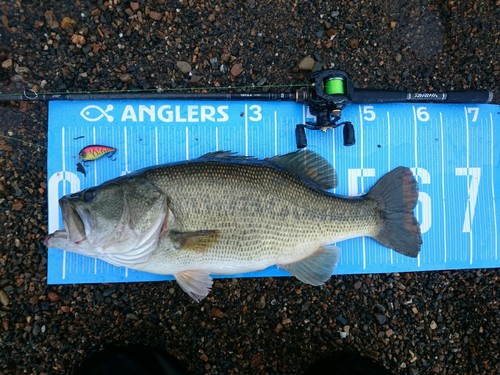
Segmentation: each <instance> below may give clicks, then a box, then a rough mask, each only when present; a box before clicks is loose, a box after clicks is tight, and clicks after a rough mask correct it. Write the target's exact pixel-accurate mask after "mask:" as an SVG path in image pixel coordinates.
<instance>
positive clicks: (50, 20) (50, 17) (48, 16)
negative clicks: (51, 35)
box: [43, 10, 59, 29]
mask: <svg viewBox="0 0 500 375" xmlns="http://www.w3.org/2000/svg"><path fill="white" fill-rule="evenodd" d="M43 15H44V17H45V21H46V22H47V25H49V27H50V28H51V29H57V28H58V27H59V22H57V21H56V19H55V17H54V13H53V12H52V11H51V10H47V11H45V13H44V14H43Z"/></svg>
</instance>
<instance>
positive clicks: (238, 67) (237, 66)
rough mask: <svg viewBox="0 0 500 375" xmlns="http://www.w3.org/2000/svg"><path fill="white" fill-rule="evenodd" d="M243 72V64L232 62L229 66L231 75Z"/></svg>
mask: <svg viewBox="0 0 500 375" xmlns="http://www.w3.org/2000/svg"><path fill="white" fill-rule="evenodd" d="M242 72H243V66H242V65H241V64H234V65H233V66H232V67H231V75H232V76H233V77H237V76H239V75H240V74H241V73H242Z"/></svg>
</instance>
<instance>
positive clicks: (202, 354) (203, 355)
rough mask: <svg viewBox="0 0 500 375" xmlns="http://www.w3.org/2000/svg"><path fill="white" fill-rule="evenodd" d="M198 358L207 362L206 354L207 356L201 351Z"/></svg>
mask: <svg viewBox="0 0 500 375" xmlns="http://www.w3.org/2000/svg"><path fill="white" fill-rule="evenodd" d="M200 359H201V360H202V361H203V362H208V356H207V355H206V354H205V353H201V355H200Z"/></svg>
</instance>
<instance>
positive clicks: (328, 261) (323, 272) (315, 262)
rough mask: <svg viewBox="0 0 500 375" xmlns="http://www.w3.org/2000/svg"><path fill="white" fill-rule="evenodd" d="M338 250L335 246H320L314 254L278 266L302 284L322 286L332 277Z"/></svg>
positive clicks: (337, 258)
mask: <svg viewBox="0 0 500 375" xmlns="http://www.w3.org/2000/svg"><path fill="white" fill-rule="evenodd" d="M339 255H340V249H339V248H338V247H335V246H321V247H320V248H319V249H318V250H317V251H316V252H315V253H314V254H312V255H310V256H309V257H307V258H305V259H302V260H299V261H298V262H295V263H290V264H280V265H278V266H279V267H280V268H283V269H285V270H287V271H288V272H290V273H291V274H292V275H293V276H295V277H296V278H297V279H299V280H300V281H302V282H303V283H306V284H310V285H316V286H317V285H322V284H324V283H325V281H327V280H328V279H329V278H330V276H331V275H332V272H333V270H334V269H335V267H336V265H337V262H338V260H339Z"/></svg>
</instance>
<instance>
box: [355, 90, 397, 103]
mask: <svg viewBox="0 0 500 375" xmlns="http://www.w3.org/2000/svg"><path fill="white" fill-rule="evenodd" d="M351 100H352V102H353V103H390V102H405V101H406V100H407V94H406V92H403V91H395V90H372V89H354V90H353V91H352V93H351Z"/></svg>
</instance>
